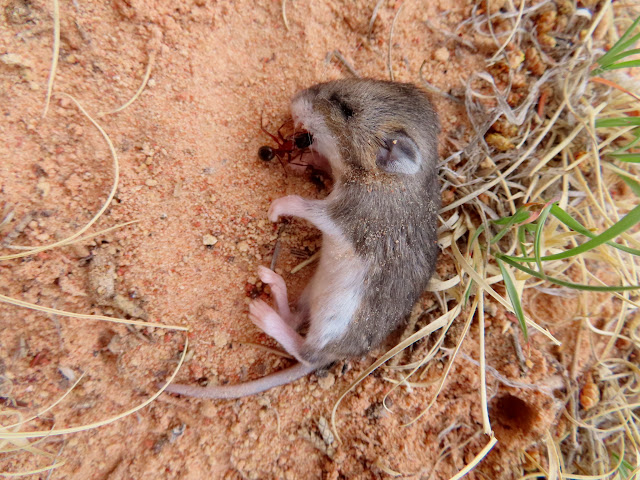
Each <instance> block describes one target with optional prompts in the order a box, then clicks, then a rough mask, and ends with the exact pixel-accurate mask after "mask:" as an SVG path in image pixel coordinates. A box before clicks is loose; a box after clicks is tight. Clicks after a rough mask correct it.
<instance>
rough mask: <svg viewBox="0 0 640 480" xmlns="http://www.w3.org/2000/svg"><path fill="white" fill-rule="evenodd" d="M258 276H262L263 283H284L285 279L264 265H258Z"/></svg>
mask: <svg viewBox="0 0 640 480" xmlns="http://www.w3.org/2000/svg"><path fill="white" fill-rule="evenodd" d="M258 277H260V280H262V283H266V284H267V285H271V284H273V283H280V282H282V283H284V279H283V278H282V277H281V276H280V275H278V274H277V273H276V272H274V271H273V270H271V269H270V268H267V267H263V266H262V265H260V266H259V267H258Z"/></svg>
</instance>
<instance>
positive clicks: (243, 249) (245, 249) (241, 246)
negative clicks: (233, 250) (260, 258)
mask: <svg viewBox="0 0 640 480" xmlns="http://www.w3.org/2000/svg"><path fill="white" fill-rule="evenodd" d="M238 250H239V251H241V252H248V251H249V244H248V243H247V242H245V241H242V242H240V243H238Z"/></svg>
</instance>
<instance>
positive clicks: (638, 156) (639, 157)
mask: <svg viewBox="0 0 640 480" xmlns="http://www.w3.org/2000/svg"><path fill="white" fill-rule="evenodd" d="M610 155H611V156H612V157H615V158H616V159H617V160H620V161H621V162H627V163H640V153H611V154H610Z"/></svg>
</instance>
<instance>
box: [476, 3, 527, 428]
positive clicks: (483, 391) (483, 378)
mask: <svg viewBox="0 0 640 480" xmlns="http://www.w3.org/2000/svg"><path fill="white" fill-rule="evenodd" d="M522 3H524V2H522ZM477 295H478V297H479V300H480V301H479V302H478V330H479V334H480V335H479V337H480V338H479V339H478V343H479V346H480V409H481V410H482V430H483V432H484V433H485V434H487V435H493V430H491V422H490V420H489V406H488V402H487V368H486V358H485V351H484V291H483V290H480V291H479V292H478V293H477Z"/></svg>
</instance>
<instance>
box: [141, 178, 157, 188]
mask: <svg viewBox="0 0 640 480" xmlns="http://www.w3.org/2000/svg"><path fill="white" fill-rule="evenodd" d="M144 184H145V185H146V186H147V187H155V186H156V185H158V181H157V180H154V179H153V178H150V179H149V180H147V181H146V182H144Z"/></svg>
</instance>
